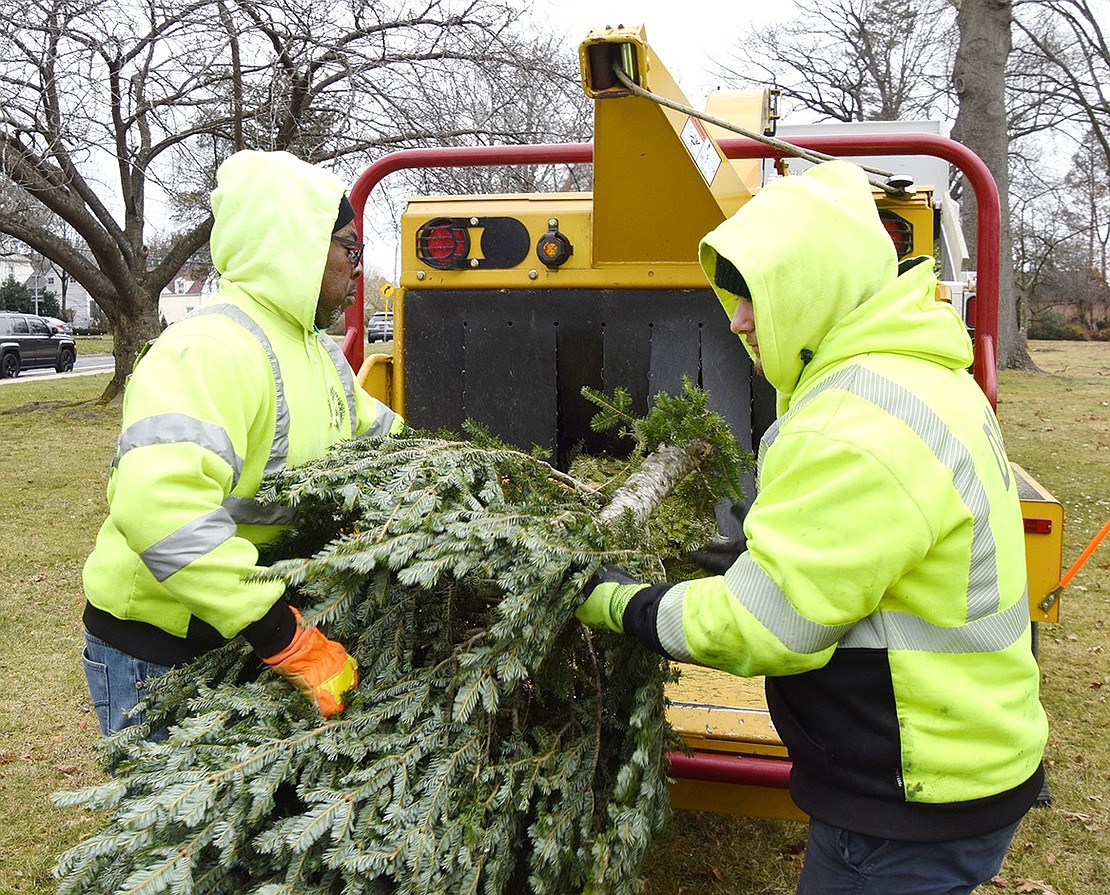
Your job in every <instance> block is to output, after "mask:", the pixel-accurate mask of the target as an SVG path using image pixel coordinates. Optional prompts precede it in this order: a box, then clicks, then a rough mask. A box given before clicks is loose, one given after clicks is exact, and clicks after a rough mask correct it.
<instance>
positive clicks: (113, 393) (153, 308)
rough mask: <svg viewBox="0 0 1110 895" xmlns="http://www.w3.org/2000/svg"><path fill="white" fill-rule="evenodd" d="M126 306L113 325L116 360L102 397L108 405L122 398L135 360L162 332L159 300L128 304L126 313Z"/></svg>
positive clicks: (148, 299) (113, 351) (120, 311)
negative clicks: (144, 347) (148, 343)
mask: <svg viewBox="0 0 1110 895" xmlns="http://www.w3.org/2000/svg"><path fill="white" fill-rule="evenodd" d="M94 298H95V296H94ZM98 304H99V302H98ZM123 304H124V303H123V302H119V303H118V306H117V311H116V316H115V320H114V321H113V325H114V327H115V328H114V331H113V333H112V336H113V340H114V344H113V347H112V355H113V356H114V357H115V359H116V365H115V370H114V372H113V373H112V378H111V380H110V381H109V382H108V385H107V387H106V388H105V389H104V391H103V393H101V395H100V400H101V402H103V403H105V404H107V403H109V402H110V401H113V400H115V399H116V398H118V397H120V396H121V395H122V394H123V387H124V386H125V385H126V384H127V377H128V376H129V375H131V367H132V366H133V365H134V363H135V358H136V356H137V355H138V353H139V352H140V351H141V350H142V348H143V346H144V345H146V343H147V342H149V341H151V340H152V339H156V338H158V335H159V333H161V332H162V323H161V321H160V319H159V317H158V300H157V298H155V299H154V300H153V301H152V300H151V299H150V298H145V299H140V300H136V301H132V302H128V305H129V307H128V308H126V309H125V308H124V307H123Z"/></svg>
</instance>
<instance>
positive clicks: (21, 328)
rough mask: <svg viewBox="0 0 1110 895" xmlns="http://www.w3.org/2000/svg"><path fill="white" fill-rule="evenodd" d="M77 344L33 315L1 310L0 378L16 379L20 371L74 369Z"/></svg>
mask: <svg viewBox="0 0 1110 895" xmlns="http://www.w3.org/2000/svg"><path fill="white" fill-rule="evenodd" d="M76 360H77V346H76V345H75V344H74V342H73V338H72V337H71V336H68V335H66V334H65V333H59V332H54V331H53V329H52V328H51V327H50V325H49V324H48V323H47V322H46V321H45V320H43V319H42V318H41V317H37V316H35V315H34V314H18V313H16V312H14V311H0V379H14V378H15V377H16V376H18V375H19V373H20V371H21V370H32V369H37V368H39V367H53V368H54V369H55V370H56V371H57V372H59V373H64V372H66V371H67V370H72V369H73V363H74V361H76Z"/></svg>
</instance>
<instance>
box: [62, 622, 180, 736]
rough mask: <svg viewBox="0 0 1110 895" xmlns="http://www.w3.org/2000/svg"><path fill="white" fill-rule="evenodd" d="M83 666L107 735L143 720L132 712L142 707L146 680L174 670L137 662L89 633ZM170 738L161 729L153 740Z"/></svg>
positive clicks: (154, 663) (95, 707) (94, 705)
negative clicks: (140, 703)
mask: <svg viewBox="0 0 1110 895" xmlns="http://www.w3.org/2000/svg"><path fill="white" fill-rule="evenodd" d="M81 664H82V665H83V666H84V668H85V678H86V680H88V682H89V695H90V696H91V697H92V704H93V709H94V710H95V711H96V718H97V720H98V721H99V722H100V730H101V732H102V733H103V734H104V735H105V736H107V735H108V734H110V733H115V732H116V731H119V730H123V728H125V727H130V726H131V725H133V724H139V723H141V722H142V721H143V715H142V713H141V712H138V713H133V714H128V713H129V712H131V710H132V709H134V708H135V706H137V705H138V704H139V700H140V699H141V698H142V695H143V687H144V686H145V683H146V681H147V680H148V679H150V678H152V677H157V676H158V675H160V674H165V673H166V672H167V671H169V670H170V666H169V665H159V664H158V663H157V662H147V661H145V660H143V659H136V658H135V657H134V656H132V655H129V654H128V653H125V652H124V651H123V650H119V649H116V648H115V647H114V646H110V645H109V644H107V643H105V642H104V641H103V640H101V639H100V638H99V637H94V636H93V635H92V634H90V633H89V632H88V631H86V632H85V649H84V651H83V652H82V653H81ZM167 735H168V731H166V730H157V731H154V732H153V733H152V734H151V735H150V739H151V740H164V739H165V738H166V736H167Z"/></svg>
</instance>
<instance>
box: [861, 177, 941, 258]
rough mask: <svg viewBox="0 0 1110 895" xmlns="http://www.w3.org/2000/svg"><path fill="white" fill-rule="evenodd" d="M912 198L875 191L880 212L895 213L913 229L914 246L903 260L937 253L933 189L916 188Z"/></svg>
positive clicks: (928, 187)
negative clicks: (934, 230)
mask: <svg viewBox="0 0 1110 895" xmlns="http://www.w3.org/2000/svg"><path fill="white" fill-rule="evenodd" d="M915 190H916V192H915V193H914V194H913V195H912V196H900V197H899V196H890V195H887V194H886V193H884V192H882V191H880V190H874V191H873V193H874V196H875V204H876V205H877V206H878V207H879V209H880V210H883V209H885V210H887V211H893V212H894V213H895V214H896V215H898V216H899V217H901V218H903V219H905V220H906V221H908V222H909V224H910V226H911V227H913V246H912V248H911V249H910V250H909V251H908V252H906V253H904V254H903V255H902V256H901V257H902V258H913V257H916V256H918V255H932V254H934V253H935V251H936V246H935V240H936V235H935V233H934V232H933V229H934V228H933V225H934V221H935V218H936V216H935V213H934V211H933V188H932V187H931V186H916V187H915Z"/></svg>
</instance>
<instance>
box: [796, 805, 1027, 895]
mask: <svg viewBox="0 0 1110 895" xmlns="http://www.w3.org/2000/svg"><path fill="white" fill-rule="evenodd" d="M1017 827H1018V825H1017V824H1016V823H1015V824H1013V825H1011V826H1007V827H1004V828H1003V829H1001V830H995V831H994V832H992V833H986V834H984V835H982V836H972V837H969V838H967V839H951V840H947V841H944V842H903V841H901V840H898V839H882V838H880V837H878V836H868V835H866V834H864V833H854V832H852V831H851V830H845V829H842V828H840V827H833V826H830V825H829V824H825V823H822V822H821V821H819V820H810V824H809V840H808V842H807V843H806V854H805V863H804V865H803V866H802V878H801V881H800V882H799V883H798V895H967V893H969V892H971V890H972V889H974V888H975V887H976V886H977V885H979V884H980V883H984V882H986V881H987V880H989V879H990V878H991V877H992V876H994V875H995V874H996V873H998V869H999V867H1001V866H1002V858H1003V857H1004V856H1005V854H1006V849H1007V848H1009V847H1010V840H1011V839H1013V838H1014V833H1015V832H1016V831H1017Z"/></svg>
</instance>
